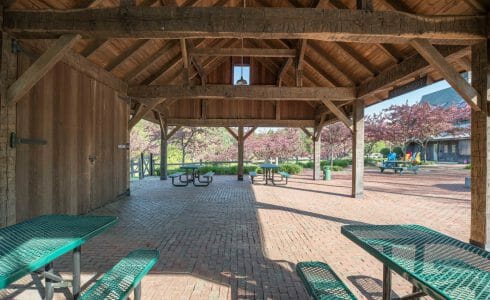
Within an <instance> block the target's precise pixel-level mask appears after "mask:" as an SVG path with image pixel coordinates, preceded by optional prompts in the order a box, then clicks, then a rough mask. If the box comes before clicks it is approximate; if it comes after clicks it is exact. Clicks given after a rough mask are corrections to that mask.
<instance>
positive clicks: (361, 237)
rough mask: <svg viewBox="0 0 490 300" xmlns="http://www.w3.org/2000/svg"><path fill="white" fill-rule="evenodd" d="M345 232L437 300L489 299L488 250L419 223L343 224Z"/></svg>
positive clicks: (489, 260) (343, 232)
mask: <svg viewBox="0 0 490 300" xmlns="http://www.w3.org/2000/svg"><path fill="white" fill-rule="evenodd" d="M342 234H344V235H345V236H347V237H348V238H349V239H351V240H352V241H353V242H355V243H356V244H358V245H359V246H360V247H362V248H363V249H364V250H366V251H367V252H369V253H370V254H371V255H373V256H374V257H376V258H377V259H379V260H380V261H381V262H383V263H384V264H385V265H387V266H388V267H389V268H390V269H391V270H393V271H395V272H397V273H398V274H400V275H401V276H403V277H404V278H405V279H407V280H409V281H410V282H412V283H413V284H414V285H415V286H417V287H418V288H419V289H420V290H422V291H424V292H425V293H427V294H428V295H430V296H432V297H434V298H436V299H490V252H487V251H485V250H483V249H481V248H478V247H475V246H473V245H470V244H467V243H464V242H462V241H459V240H456V239H454V238H451V237H449V236H447V235H444V234H441V233H439V232H437V231H434V230H431V229H429V228H426V227H423V226H419V225H345V226H342Z"/></svg>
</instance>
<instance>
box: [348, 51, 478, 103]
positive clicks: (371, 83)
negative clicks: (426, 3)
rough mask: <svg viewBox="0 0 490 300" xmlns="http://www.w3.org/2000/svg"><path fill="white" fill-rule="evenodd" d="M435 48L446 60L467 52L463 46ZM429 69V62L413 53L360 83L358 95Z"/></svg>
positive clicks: (376, 90) (461, 55)
mask: <svg viewBox="0 0 490 300" xmlns="http://www.w3.org/2000/svg"><path fill="white" fill-rule="evenodd" d="M437 49H438V51H439V53H441V54H442V56H444V57H446V59H447V60H448V61H451V60H454V59H456V58H460V57H463V56H466V55H468V54H469V48H468V47H464V46H442V47H438V48H437ZM430 69H431V68H430V64H429V63H428V62H427V61H426V60H425V59H424V58H423V57H422V56H421V55H420V54H416V55H413V56H411V57H409V58H406V59H405V60H403V61H402V62H400V63H399V64H397V65H394V66H393V67H391V68H388V69H387V70H385V71H383V72H381V73H380V74H379V75H377V76H375V77H374V78H372V79H370V80H368V81H366V82H364V83H362V84H361V85H360V86H359V88H358V97H365V96H367V95H372V94H374V93H377V92H379V91H381V90H383V89H387V88H389V87H391V86H393V85H395V84H397V83H398V82H401V81H406V80H410V79H413V78H416V77H418V76H420V75H421V74H426V73H428V72H429V71H430Z"/></svg>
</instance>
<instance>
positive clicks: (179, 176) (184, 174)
mask: <svg viewBox="0 0 490 300" xmlns="http://www.w3.org/2000/svg"><path fill="white" fill-rule="evenodd" d="M182 176H186V173H184V172H176V173H173V174H170V175H168V177H170V178H172V185H173V186H187V185H188V184H189V181H188V180H187V179H186V180H182ZM176 178H178V179H179V181H180V182H181V183H175V179H176Z"/></svg>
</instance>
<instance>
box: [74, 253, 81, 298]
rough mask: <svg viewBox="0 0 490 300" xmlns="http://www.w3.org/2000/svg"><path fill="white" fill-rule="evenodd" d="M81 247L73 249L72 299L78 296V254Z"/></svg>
mask: <svg viewBox="0 0 490 300" xmlns="http://www.w3.org/2000/svg"><path fill="white" fill-rule="evenodd" d="M81 254H82V247H76V248H75V249H73V282H72V285H73V299H75V300H76V299H78V297H79V296H80V256H81Z"/></svg>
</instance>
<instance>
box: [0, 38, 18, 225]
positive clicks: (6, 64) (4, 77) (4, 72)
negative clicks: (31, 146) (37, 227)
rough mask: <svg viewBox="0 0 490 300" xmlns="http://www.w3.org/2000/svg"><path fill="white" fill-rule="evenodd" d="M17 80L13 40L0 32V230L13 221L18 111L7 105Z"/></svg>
mask: <svg viewBox="0 0 490 300" xmlns="http://www.w3.org/2000/svg"><path fill="white" fill-rule="evenodd" d="M16 78H17V57H16V54H14V53H13V51H12V39H11V38H10V37H9V36H8V35H7V34H6V33H5V32H4V33H2V58H1V73H0V98H1V99H0V227H4V226H8V225H12V224H14V223H15V222H16V221H17V220H16V187H15V160H16V151H15V148H12V147H10V141H9V139H10V134H11V133H12V132H16V129H17V127H16V122H17V120H16V118H17V112H16V110H17V108H16V104H15V102H13V103H11V104H9V103H8V100H7V99H8V97H7V91H8V88H9V86H10V85H11V84H12V83H13V82H14V81H15V79H16Z"/></svg>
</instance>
